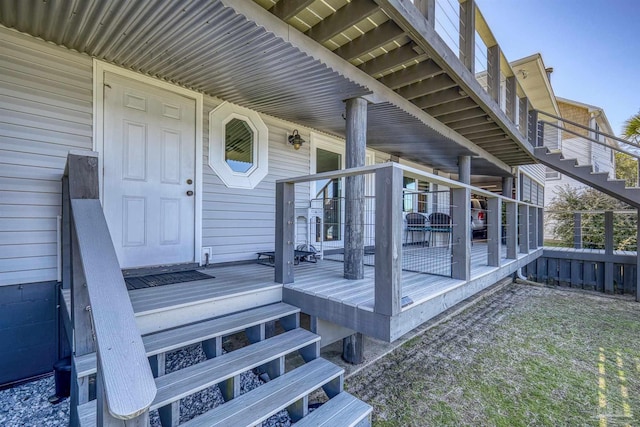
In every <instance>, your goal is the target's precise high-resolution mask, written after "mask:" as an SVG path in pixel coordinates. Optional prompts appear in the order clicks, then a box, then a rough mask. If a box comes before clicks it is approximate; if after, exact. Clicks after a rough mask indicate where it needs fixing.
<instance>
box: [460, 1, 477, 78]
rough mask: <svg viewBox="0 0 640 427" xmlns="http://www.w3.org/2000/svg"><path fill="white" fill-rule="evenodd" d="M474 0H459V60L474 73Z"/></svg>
mask: <svg viewBox="0 0 640 427" xmlns="http://www.w3.org/2000/svg"><path fill="white" fill-rule="evenodd" d="M475 9H476V7H475V0H461V1H460V61H462V63H463V64H464V66H465V67H466V68H467V69H468V70H469V71H471V73H472V74H473V73H475V63H476V60H475V53H476V10H475Z"/></svg>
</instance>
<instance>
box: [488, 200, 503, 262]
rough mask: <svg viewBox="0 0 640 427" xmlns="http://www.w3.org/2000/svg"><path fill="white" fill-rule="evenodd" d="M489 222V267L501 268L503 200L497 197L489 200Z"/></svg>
mask: <svg viewBox="0 0 640 427" xmlns="http://www.w3.org/2000/svg"><path fill="white" fill-rule="evenodd" d="M487 208H488V210H489V212H488V215H487V217H488V221H489V223H488V224H487V237H488V242H487V245H488V246H489V247H488V250H487V255H488V259H487V265H489V266H491V267H500V258H501V256H500V255H501V251H500V247H501V246H500V245H501V243H502V200H500V198H498V197H495V198H492V199H489V200H487Z"/></svg>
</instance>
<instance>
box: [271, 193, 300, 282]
mask: <svg viewBox="0 0 640 427" xmlns="http://www.w3.org/2000/svg"><path fill="white" fill-rule="evenodd" d="M295 195H296V194H295V187H294V184H290V183H288V182H279V183H277V184H276V248H275V249H276V251H275V252H276V254H275V261H276V266H275V281H276V283H282V284H287V283H293V255H294V247H293V245H294V239H295V209H294V208H295Z"/></svg>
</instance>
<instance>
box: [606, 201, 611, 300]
mask: <svg viewBox="0 0 640 427" xmlns="http://www.w3.org/2000/svg"><path fill="white" fill-rule="evenodd" d="M604 256H605V260H606V261H605V263H604V291H605V293H607V294H612V293H613V262H611V257H612V256H613V212H612V211H606V212H605V213H604Z"/></svg>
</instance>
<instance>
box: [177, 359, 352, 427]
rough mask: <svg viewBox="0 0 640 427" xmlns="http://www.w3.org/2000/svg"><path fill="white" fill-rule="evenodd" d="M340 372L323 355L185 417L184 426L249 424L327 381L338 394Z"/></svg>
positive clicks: (340, 386)
mask: <svg viewBox="0 0 640 427" xmlns="http://www.w3.org/2000/svg"><path fill="white" fill-rule="evenodd" d="M343 374H344V370H343V369H342V368H340V367H338V366H336V365H334V364H333V363H331V362H328V361H326V360H324V359H316V360H313V361H311V362H309V363H306V364H304V365H302V366H301V367H299V368H296V369H294V370H293V371H291V372H289V373H287V374H285V375H283V376H281V377H278V378H276V379H274V380H272V381H270V382H268V383H266V384H264V385H262V386H260V387H258V388H256V389H254V390H251V391H250V392H248V393H245V394H243V395H242V396H240V397H238V398H236V399H233V400H231V401H229V402H227V403H225V404H224V405H220V406H218V407H217V408H214V409H213V410H211V411H209V412H207V413H205V414H203V415H200V416H199V417H196V418H194V419H192V420H190V421H188V422H187V423H185V424H184V426H188V427H205V426H206V427H215V426H220V427H227V426H234V427H235V426H238V427H241V426H253V425H256V424H258V423H260V422H262V421H264V420H266V419H267V418H269V417H270V416H272V415H273V414H275V413H277V412H279V411H281V410H283V409H285V408H287V407H289V406H290V405H294V404H296V403H297V402H299V401H305V400H306V398H307V397H308V395H309V393H311V392H312V391H314V390H316V389H318V388H320V387H322V386H325V385H328V384H331V387H330V389H331V391H332V392H331V394H333V395H334V396H335V395H337V394H339V393H340V392H341V391H342V375H343ZM325 391H326V389H325ZM303 406H304V403H303Z"/></svg>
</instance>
